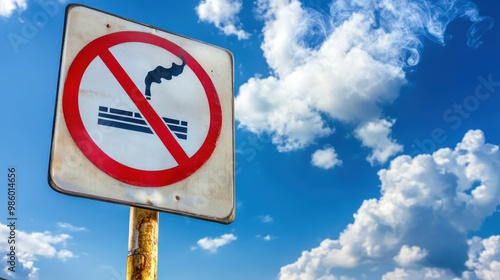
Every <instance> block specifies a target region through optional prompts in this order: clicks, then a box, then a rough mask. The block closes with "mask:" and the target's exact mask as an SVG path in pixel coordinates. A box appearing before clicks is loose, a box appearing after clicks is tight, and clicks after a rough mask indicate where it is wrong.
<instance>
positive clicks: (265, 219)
mask: <svg viewBox="0 0 500 280" xmlns="http://www.w3.org/2000/svg"><path fill="white" fill-rule="evenodd" d="M260 219H261V221H262V222H263V223H264V224H268V223H272V222H273V217H271V216H270V215H265V216H260Z"/></svg>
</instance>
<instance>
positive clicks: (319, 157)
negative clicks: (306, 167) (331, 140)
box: [311, 147, 342, 169]
mask: <svg viewBox="0 0 500 280" xmlns="http://www.w3.org/2000/svg"><path fill="white" fill-rule="evenodd" d="M311 164H312V165H313V166H316V167H319V168H322V169H332V168H334V167H335V166H340V165H342V160H340V159H338V155H337V153H336V152H335V149H334V148H333V147H329V148H325V149H323V150H316V151H315V152H314V153H313V154H312V158H311Z"/></svg>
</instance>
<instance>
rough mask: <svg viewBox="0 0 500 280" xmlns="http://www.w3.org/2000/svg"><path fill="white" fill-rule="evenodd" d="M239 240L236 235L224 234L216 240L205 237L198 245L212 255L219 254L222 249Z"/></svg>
mask: <svg viewBox="0 0 500 280" xmlns="http://www.w3.org/2000/svg"><path fill="white" fill-rule="evenodd" d="M236 239H238V238H237V237H236V236H235V235H234V234H232V233H228V234H223V235H221V236H220V237H216V238H211V237H205V238H202V239H200V240H198V242H197V243H196V244H198V246H199V247H200V248H202V249H203V250H207V251H209V252H210V253H217V250H218V249H219V248H220V247H222V246H226V245H228V244H229V243H231V242H233V241H235V240H236Z"/></svg>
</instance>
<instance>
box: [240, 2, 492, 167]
mask: <svg viewBox="0 0 500 280" xmlns="http://www.w3.org/2000/svg"><path fill="white" fill-rule="evenodd" d="M257 5H258V9H256V10H257V11H258V14H259V17H260V18H262V19H263V20H264V28H263V42H262V45H261V48H262V50H263V52H264V57H265V59H266V61H267V64H268V65H269V67H270V69H271V72H272V74H271V75H269V76H264V75H262V73H260V74H259V75H256V76H255V77H253V78H250V79H249V80H248V81H247V82H246V83H245V84H243V85H242V86H241V87H240V88H239V93H238V95H237V97H236V100H235V108H236V118H237V120H238V122H239V127H240V128H244V129H247V130H248V131H251V132H253V133H256V134H262V133H266V134H269V135H271V137H272V141H273V143H274V144H275V145H276V146H277V149H278V150H279V151H281V152H287V151H294V150H298V149H302V148H304V147H306V146H308V145H311V144H312V143H314V142H315V139H317V138H320V137H326V136H329V135H331V134H332V133H333V132H334V127H333V125H332V124H333V123H334V122H335V123H348V124H355V125H361V124H363V123H366V122H368V121H370V120H372V119H380V118H381V116H382V106H384V105H388V104H390V103H391V102H393V101H394V100H395V99H396V98H397V97H398V95H399V91H400V89H401V87H402V86H403V85H405V84H406V83H407V81H406V72H405V71H406V70H407V69H408V68H409V67H411V66H413V65H416V64H417V63H418V61H419V51H420V49H421V48H422V41H421V39H422V38H423V37H427V38H429V39H431V40H433V41H436V42H438V43H441V44H444V43H445V39H444V38H445V36H444V32H445V29H446V27H447V25H448V23H449V22H450V21H452V20H453V19H455V18H457V17H464V18H468V19H469V20H471V21H473V22H474V25H473V26H472V27H471V31H474V30H476V31H480V32H469V35H471V36H473V37H474V38H475V39H471V40H469V44H470V45H471V46H472V45H473V46H476V45H477V43H478V42H480V41H481V40H480V35H482V34H483V33H484V31H485V30H488V29H489V25H488V24H484V22H489V23H491V19H486V18H482V17H480V16H479V15H478V12H477V9H476V6H475V5H474V4H473V3H472V2H469V1H447V0H442V1H430V0H426V1H408V0H405V1H396V0H386V1H371V0H359V1H351V0H336V1H333V2H332V3H331V10H330V13H329V14H328V15H325V14H322V13H320V12H317V11H313V10H312V9H307V8H305V7H303V5H302V3H301V2H300V1H299V0H258V1H257ZM318 30H319V31H320V32H318ZM311 42H313V43H311ZM474 42H476V43H474ZM384 156H385V154H382V155H380V157H382V159H383V157H384ZM373 160H378V159H377V156H376V155H375V154H373Z"/></svg>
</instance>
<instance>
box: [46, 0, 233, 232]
mask: <svg viewBox="0 0 500 280" xmlns="http://www.w3.org/2000/svg"><path fill="white" fill-rule="evenodd" d="M50 184H51V186H52V187H53V188H54V189H56V190H57V191H60V192H63V193H66V194H71V195H76V196H82V197H88V198H93V199H99V200H105V201H111V202H116V203H122V204H127V205H131V206H139V207H144V208H150V209H154V210H159V211H165V212H171V213H177V214H181V215H187V216H193V217H197V218H201V219H206V220H211V221H216V222H221V223H230V222H232V220H233V219H234V117H233V59H232V55H231V53H230V52H228V51H226V50H224V49H220V48H217V47H214V46H211V45H208V44H204V43H201V42H198V41H195V40H192V39H188V38H185V37H182V36H179V35H175V34H172V33H168V32H165V31H162V30H158V29H155V28H153V27H149V26H146V25H142V24H138V23H134V22H131V21H128V20H125V19H122V18H119V17H116V16H113V15H110V14H106V13H103V12H100V11H97V10H94V9H91V8H88V7H84V6H79V5H70V6H68V9H67V15H66V28H65V34H64V43H63V53H62V59H61V69H60V77H59V91H58V98H57V108H56V117H55V123H54V133H53V142H52V153H51V162H50Z"/></svg>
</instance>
